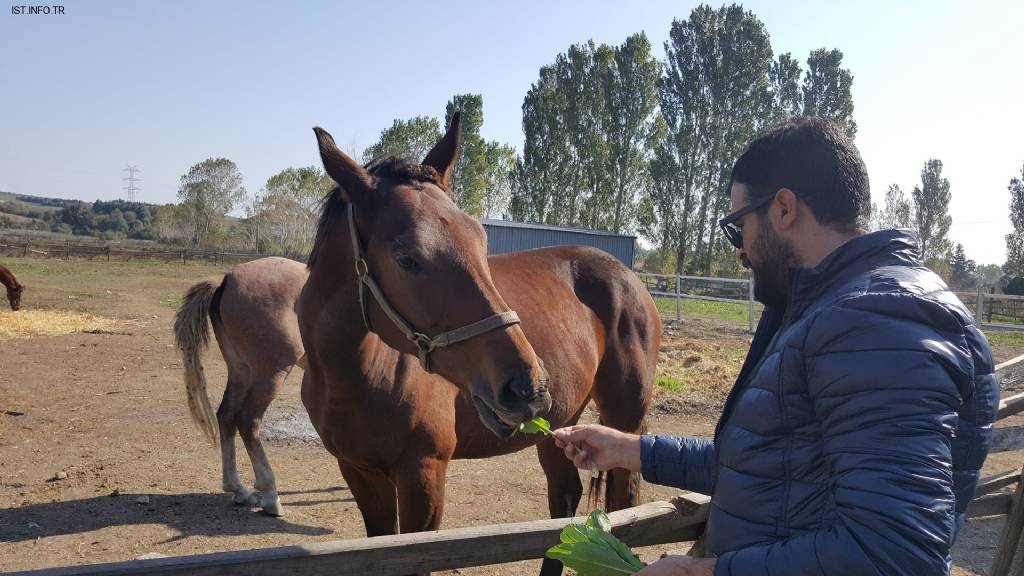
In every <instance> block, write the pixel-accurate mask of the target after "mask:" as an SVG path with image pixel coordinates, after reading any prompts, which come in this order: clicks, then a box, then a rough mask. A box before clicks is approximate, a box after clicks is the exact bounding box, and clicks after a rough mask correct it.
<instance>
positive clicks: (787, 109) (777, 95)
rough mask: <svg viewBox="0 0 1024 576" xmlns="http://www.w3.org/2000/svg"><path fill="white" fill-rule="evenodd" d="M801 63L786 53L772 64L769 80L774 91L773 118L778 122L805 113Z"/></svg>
mask: <svg viewBox="0 0 1024 576" xmlns="http://www.w3.org/2000/svg"><path fill="white" fill-rule="evenodd" d="M801 74H802V71H801V70H800V62H798V61H797V60H796V58H793V56H792V55H791V54H790V53H789V52H786V53H785V54H779V57H778V59H776V60H775V61H774V62H772V68H771V71H769V73H768V79H769V81H770V82H771V90H772V117H773V119H774V120H776V121H778V120H781V119H783V118H786V117H789V116H798V115H800V113H801V112H802V111H803V94H802V93H801V91H800V76H801Z"/></svg>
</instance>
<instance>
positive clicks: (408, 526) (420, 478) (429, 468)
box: [392, 458, 448, 534]
mask: <svg viewBox="0 0 1024 576" xmlns="http://www.w3.org/2000/svg"><path fill="white" fill-rule="evenodd" d="M447 470H448V461H447V460H441V459H440V458H424V459H422V460H419V461H415V462H410V463H407V464H404V465H399V466H398V467H397V469H396V470H395V472H394V474H392V478H394V480H395V486H396V487H397V488H398V526H399V529H400V531H401V533H402V534H406V533H408V532H423V531H425V530H437V529H438V528H439V527H440V526H441V516H442V515H443V514H444V487H445V471H447Z"/></svg>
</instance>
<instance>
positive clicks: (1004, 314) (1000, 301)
mask: <svg viewBox="0 0 1024 576" xmlns="http://www.w3.org/2000/svg"><path fill="white" fill-rule="evenodd" d="M956 295H957V297H959V298H960V300H961V301H963V303H964V304H966V305H967V307H968V308H970V309H971V311H972V312H974V320H975V322H977V323H978V324H979V325H980V326H981V327H982V328H985V329H987V330H1024V296H1014V295H1011V294H993V293H991V292H989V291H988V290H986V289H984V288H980V287H979V288H978V290H977V291H975V292H957V293H956Z"/></svg>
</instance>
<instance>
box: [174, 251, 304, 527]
mask: <svg viewBox="0 0 1024 576" xmlns="http://www.w3.org/2000/svg"><path fill="white" fill-rule="evenodd" d="M306 276H307V272H306V267H305V266H304V265H302V264H300V263H298V262H295V261H294V260H288V259H285V258H261V259H259V260H253V261H252V262H247V263H245V264H239V265H238V266H235V267H234V268H232V269H231V271H230V272H228V273H227V274H225V275H224V279H223V280H222V281H220V282H216V281H213V280H205V281H203V282H200V283H198V284H196V285H195V286H193V287H191V288H189V290H188V292H187V293H186V294H185V301H184V302H183V303H182V305H181V309H179V310H178V314H177V317H176V318H175V320H174V336H175V340H176V342H177V344H178V349H180V350H181V355H182V358H183V360H184V361H183V364H184V367H185V390H186V392H187V394H188V405H189V410H190V411H191V413H192V418H193V420H195V422H196V423H197V424H198V425H199V427H200V428H201V429H202V430H203V431H204V432H205V433H206V435H207V437H209V439H210V440H211V441H212V442H213V443H214V445H216V444H217V435H216V432H215V430H214V416H213V408H211V407H210V399H209V396H208V395H207V393H206V376H205V375H204V374H203V364H202V351H203V350H205V349H206V347H207V346H208V344H209V338H210V334H209V328H208V324H207V319H209V321H210V323H211V324H213V332H214V334H215V335H216V336H217V344H219V345H220V352H221V355H223V356H224V362H225V363H226V364H227V366H228V382H227V387H226V388H225V389H224V398H223V399H222V400H221V403H220V407H218V408H217V417H216V419H217V425H218V427H219V429H220V450H221V465H222V467H223V468H222V469H223V475H224V484H223V486H224V491H225V492H231V493H233V494H234V497H233V499H234V501H235V503H236V504H244V505H247V506H256V505H259V506H261V507H262V508H263V511H264V512H266V513H267V514H270V515H272V516H280V515H281V514H282V513H283V510H282V508H281V502H280V499H279V498H278V495H277V482H276V481H275V480H274V471H273V470H272V469H271V468H270V461H269V460H268V459H267V453H266V452H265V451H264V450H263V443H262V442H261V441H260V422H261V421H262V419H263V413H264V412H266V411H267V407H268V406H270V402H271V401H273V399H274V397H275V396H277V393H278V391H279V390H280V389H281V385H282V384H283V383H284V381H285V379H286V378H287V377H288V374H289V372H291V370H292V367H293V366H295V365H296V364H300V365H301V363H302V360H301V357H302V341H301V339H300V337H299V320H298V318H296V316H295V302H296V300H298V297H299V292H300V291H301V290H302V285H303V284H305V283H306ZM236 431H237V432H238V433H239V434H240V435H241V436H242V443H243V444H245V449H246V451H247V452H248V453H249V460H250V461H251V462H252V467H253V471H254V472H255V476H256V489H257V490H259V492H260V495H259V497H257V496H256V495H255V494H253V493H252V492H251V491H250V490H249V489H248V488H246V487H245V486H244V485H243V484H242V481H241V480H240V479H239V478H238V469H237V468H236V467H235V432H236Z"/></svg>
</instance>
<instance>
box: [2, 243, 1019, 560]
mask: <svg viewBox="0 0 1024 576" xmlns="http://www.w3.org/2000/svg"><path fill="white" fill-rule="evenodd" d="M5 264H6V265H8V266H9V267H10V268H11V269H12V270H13V271H14V273H15V274H16V275H17V276H18V277H19V279H20V280H21V282H22V283H23V284H25V285H26V286H27V289H26V292H25V297H24V302H23V306H24V307H25V308H27V309H33V308H35V309H39V308H45V309H55V310H73V311H80V312H87V313H91V314H94V315H99V316H103V317H106V318H113V319H116V320H119V321H120V322H119V323H117V324H116V327H114V328H111V329H109V330H101V331H95V332H94V333H76V334H69V335H63V336H48V337H33V338H20V339H12V340H4V341H0V571H12V570H28V569H35V568H45V567H53V566H61V565H73V564H87V563H98V562H114V561H121V560H129V559H133V558H138V557H140V556H143V555H147V554H154V553H155V554H162V555H168V556H177V555H184V554H198V553H205V552H215V551H225V550H238V549H246V548H260V547H270V546H284V545H294V544H302V543H309V542H316V541H324V540H335V539H346V538H358V537H361V536H363V526H362V520H361V518H360V516H359V513H358V510H357V508H356V504H355V502H354V501H353V499H352V497H351V494H350V492H349V491H348V490H347V488H346V487H345V485H344V482H343V480H342V478H341V474H340V472H339V471H338V469H337V465H336V462H335V461H334V460H333V459H332V458H331V457H330V455H329V454H327V452H326V451H324V449H323V448H322V447H320V445H319V442H318V439H317V438H316V437H315V434H313V433H312V428H311V427H310V426H309V424H308V420H307V419H306V417H305V412H304V410H303V408H302V405H301V402H300V400H299V391H298V388H299V382H300V380H301V378H300V376H301V374H299V373H298V371H296V373H295V374H293V375H292V376H291V377H290V379H289V381H288V384H287V385H286V388H285V390H284V392H283V393H282V395H281V397H280V398H278V400H277V401H276V402H275V403H274V404H273V405H272V406H271V409H270V411H269V412H268V415H267V421H266V423H265V434H266V435H267V436H269V447H268V451H269V456H270V459H271V462H272V464H273V465H274V467H275V472H276V474H277V480H278V486H279V489H280V490H281V497H282V502H283V504H284V506H285V509H286V515H285V516H284V517H283V518H271V517H268V516H265V515H263V514H261V513H258V512H257V511H255V510H252V509H248V508H243V507H237V506H233V505H232V504H231V501H230V496H229V495H226V494H223V493H221V492H220V463H219V456H218V453H217V452H215V451H214V450H213V449H212V448H211V447H210V446H209V445H208V444H207V443H205V441H204V440H203V438H202V437H201V435H200V433H199V431H198V430H197V429H196V428H195V427H194V426H193V425H192V424H191V422H190V419H189V415H188V409H187V407H186V404H185V396H184V391H183V385H182V374H181V364H180V360H179V357H178V355H177V352H176V350H175V349H174V348H173V344H172V337H171V323H172V317H173V314H174V311H175V309H176V307H177V305H178V304H179V303H180V295H181V294H182V292H183V291H184V290H185V289H186V288H187V287H188V286H189V285H191V284H193V283H194V282H196V281H198V280H199V279H201V278H203V277H206V276H209V275H213V274H219V273H220V272H222V271H223V270H224V269H226V268H225V267H214V266H204V265H199V264H189V265H186V266H183V265H181V264H175V263H171V264H167V263H146V262H130V263H117V262H110V263H107V262H88V261H72V262H61V261H53V260H36V259H9V260H7V261H5ZM4 304H6V303H5V302H4ZM6 314H10V312H9V311H4V312H0V323H2V322H4V318H5V315H6ZM748 342H749V335H748V334H747V333H746V332H745V331H744V330H743V329H742V328H739V327H733V326H729V325H725V324H719V323H712V322H707V321H692V320H691V321H686V322H683V323H682V325H680V326H667V327H666V334H665V343H664V347H663V350H662V368H661V370H662V372H663V373H666V374H671V375H673V376H674V377H677V378H679V379H681V380H682V381H684V382H685V386H684V388H683V389H682V390H681V391H678V392H668V391H664V390H659V391H658V394H657V397H656V402H655V406H654V408H653V410H652V414H651V416H650V418H649V429H650V431H651V432H654V433H666V434H691V435H708V434H710V433H711V432H712V430H713V428H714V423H715V419H716V416H717V412H718V410H719V409H720V402H721V400H722V398H724V393H725V391H726V390H727V388H728V386H729V385H731V380H732V378H734V377H735V374H736V372H737V371H738V369H739V365H740V363H741V361H742V351H743V350H745V347H746V346H747V344H748ZM1020 353H1021V350H1020V349H1010V348H1008V347H1007V348H1003V349H1000V350H997V355H998V356H999V358H1000V359H1006V358H1009V357H1011V356H1015V355H1017V354H1020ZM206 360H207V362H206V365H207V373H208V376H209V377H210V382H211V385H212V388H211V390H210V394H211V396H212V397H213V398H214V401H215V402H216V400H217V399H219V395H220V392H221V390H222V386H223V381H224V375H225V371H224V365H223V362H222V361H221V360H220V357H219V354H218V353H217V352H216V350H213V351H211V353H209V354H208V355H207V357H206ZM586 417H587V418H590V419H593V417H594V416H593V415H592V414H588V415H587V416H586ZM1010 423H1011V424H1021V423H1024V422H1010ZM1020 456H1021V455H1020V453H1019V452H1007V453H1001V454H994V455H992V456H991V457H990V458H989V462H988V463H987V465H986V472H988V473H993V472H998V471H1004V470H1008V469H1013V468H1018V467H1019V466H1020V465H1021V457H1020ZM239 458H240V461H239V469H240V470H241V471H242V473H243V480H244V481H246V483H247V484H248V485H249V486H251V485H252V471H251V468H249V466H248V459H247V457H246V456H245V451H244V450H243V449H240V450H239ZM673 493H674V491H673V490H671V489H667V488H664V487H658V486H652V485H647V484H645V485H644V488H643V500H644V501H652V500H667V499H668V498H670V497H671V496H672V495H673ZM544 494H545V488H544V482H543V475H542V474H541V471H540V466H539V465H538V464H537V461H536V456H535V453H534V451H533V450H526V451H523V452H519V453H516V454H512V455H509V456H505V457H499V458H493V459H488V460H476V461H456V462H454V463H453V464H452V466H451V467H450V468H449V471H448V489H447V495H448V500H447V503H446V507H445V518H444V527H445V528H455V527H464V526H474V525H482V524H492V523H503V522H519V521H526V520H533V519H540V518H545V517H546V508H547V506H546V500H545V496H544ZM1001 525H1002V520H1001V519H999V518H991V519H980V520H973V521H971V522H969V524H968V525H967V527H966V528H965V530H964V532H962V534H961V537H960V539H959V541H958V544H957V547H956V549H955V551H954V560H955V562H956V564H957V569H956V571H955V572H954V573H956V574H985V573H986V571H987V568H988V566H989V565H990V564H991V559H992V556H993V553H994V549H995V545H996V542H997V540H998V536H999V530H1000V529H1001ZM686 547H687V545H685V544H683V545H678V546H663V547H651V548H643V549H640V550H638V552H639V554H640V556H641V558H642V559H644V560H646V561H652V560H654V559H656V558H657V557H658V556H659V555H660V554H661V552H663V551H665V550H669V549H682V548H686ZM538 568H539V561H532V562H520V563H514V564H506V565H502V566H490V567H482V568H470V569H463V570H456V571H451V572H446V574H474V575H487V576H491V575H498V574H529V573H535V572H536V571H537V570H538Z"/></svg>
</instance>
